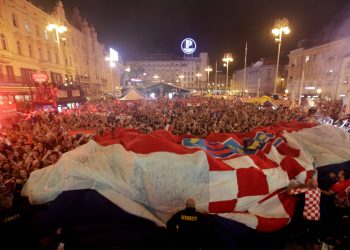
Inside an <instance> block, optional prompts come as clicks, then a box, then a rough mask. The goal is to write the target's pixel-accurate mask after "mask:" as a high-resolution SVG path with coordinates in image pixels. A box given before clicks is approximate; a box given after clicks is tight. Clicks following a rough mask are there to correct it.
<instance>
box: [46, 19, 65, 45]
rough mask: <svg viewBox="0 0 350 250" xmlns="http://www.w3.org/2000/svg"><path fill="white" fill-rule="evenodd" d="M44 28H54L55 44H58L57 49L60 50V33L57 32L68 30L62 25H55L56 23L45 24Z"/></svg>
mask: <svg viewBox="0 0 350 250" xmlns="http://www.w3.org/2000/svg"><path fill="white" fill-rule="evenodd" d="M46 29H47V30H48V31H53V30H55V32H56V40H57V46H58V50H60V35H59V34H62V33H64V32H66V31H67V30H68V28H67V27H66V26H64V25H57V24H53V23H50V24H49V25H47V26H46Z"/></svg>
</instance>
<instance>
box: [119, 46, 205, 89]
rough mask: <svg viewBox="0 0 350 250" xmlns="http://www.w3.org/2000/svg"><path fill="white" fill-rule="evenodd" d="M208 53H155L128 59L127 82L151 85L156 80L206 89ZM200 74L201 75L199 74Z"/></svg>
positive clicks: (185, 86)
mask: <svg viewBox="0 0 350 250" xmlns="http://www.w3.org/2000/svg"><path fill="white" fill-rule="evenodd" d="M208 60H209V59H208V53H200V54H199V57H178V56H174V55H169V54H154V55H146V56H143V57H140V58H138V59H136V60H131V61H127V65H128V66H129V67H130V72H129V74H128V76H127V77H126V82H125V84H133V83H135V82H138V83H140V84H143V85H150V84H153V83H155V82H164V83H170V84H175V85H176V86H179V87H182V88H190V89H196V90H204V89H205V90H206V88H207V85H208V83H207V81H208V78H207V72H206V71H205V68H206V67H207V66H208ZM197 74H200V76H197Z"/></svg>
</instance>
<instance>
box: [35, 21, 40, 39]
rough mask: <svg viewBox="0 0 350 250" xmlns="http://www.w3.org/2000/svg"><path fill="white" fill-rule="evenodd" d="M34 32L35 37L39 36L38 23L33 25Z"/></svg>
mask: <svg viewBox="0 0 350 250" xmlns="http://www.w3.org/2000/svg"><path fill="white" fill-rule="evenodd" d="M35 34H36V36H37V37H40V31H39V25H37V24H36V25H35Z"/></svg>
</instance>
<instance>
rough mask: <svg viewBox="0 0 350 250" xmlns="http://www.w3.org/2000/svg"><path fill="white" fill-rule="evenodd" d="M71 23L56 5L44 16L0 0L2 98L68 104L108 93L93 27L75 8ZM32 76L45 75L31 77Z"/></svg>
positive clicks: (21, 1) (21, 0)
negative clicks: (71, 101)
mask: <svg viewBox="0 0 350 250" xmlns="http://www.w3.org/2000/svg"><path fill="white" fill-rule="evenodd" d="M72 20H73V21H74V22H71V23H70V22H68V20H67V19H66V16H65V11H64V9H63V4H62V2H60V1H58V3H57V4H56V6H55V8H54V10H53V12H52V13H50V14H48V13H46V12H44V11H43V10H41V9H40V8H39V7H37V6H35V5H33V4H32V3H30V2H28V1H25V0H0V85H1V87H3V88H4V86H5V87H6V91H7V92H6V91H2V90H1V89H0V96H1V100H3V101H13V102H16V103H17V104H18V105H19V104H20V103H21V102H23V101H30V100H31V99H32V97H33V101H39V102H40V101H41V102H44V101H53V102H55V101H56V100H53V99H55V97H54V96H56V99H57V100H59V99H62V100H64V99H66V100H67V101H69V99H71V100H78V99H79V98H78V97H82V96H84V95H85V96H94V95H97V94H99V93H101V92H103V91H110V90H111V86H112V85H111V82H110V80H111V74H110V68H109V65H108V62H106V61H105V57H106V55H107V53H106V52H105V47H104V45H103V44H101V43H100V42H98V40H97V33H96V31H95V29H94V27H93V26H90V25H89V24H88V23H87V21H86V20H82V19H81V17H80V16H79V12H78V11H77V10H75V11H74V15H73V19H72ZM115 71H117V70H115ZM37 73H41V74H42V75H46V77H44V78H40V79H33V74H37ZM114 79H118V77H116V76H115V77H114ZM115 85H119V82H117V83H115ZM11 87H12V88H11ZM18 88H20V90H21V91H16V89H18ZM52 88H55V91H54V92H55V93H53V91H52ZM9 89H10V90H11V92H9V91H8V90H9ZM57 89H58V90H57ZM44 90H45V91H44ZM73 90H74V92H72V91H73ZM49 92H50V93H51V94H50V93H49ZM6 93H7V94H6ZM44 95H45V96H44ZM39 97H40V98H39ZM38 99H40V100H38Z"/></svg>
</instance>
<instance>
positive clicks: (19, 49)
mask: <svg viewBox="0 0 350 250" xmlns="http://www.w3.org/2000/svg"><path fill="white" fill-rule="evenodd" d="M17 52H18V55H22V48H21V43H20V42H19V41H17Z"/></svg>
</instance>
